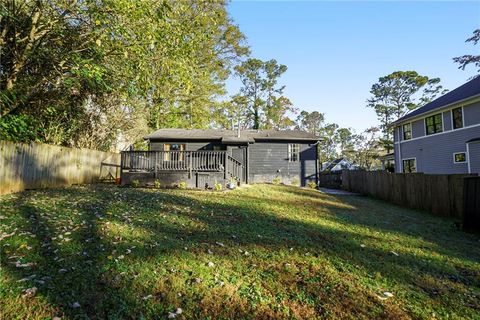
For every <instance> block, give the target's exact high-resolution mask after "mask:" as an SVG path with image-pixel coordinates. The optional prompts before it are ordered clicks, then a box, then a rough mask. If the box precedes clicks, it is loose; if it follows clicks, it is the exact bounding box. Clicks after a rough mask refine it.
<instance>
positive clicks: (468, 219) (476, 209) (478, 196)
mask: <svg viewBox="0 0 480 320" xmlns="http://www.w3.org/2000/svg"><path fill="white" fill-rule="evenodd" d="M464 194H465V203H464V207H465V212H464V217H463V229H464V230H472V231H480V177H476V178H466V179H465V183H464Z"/></svg>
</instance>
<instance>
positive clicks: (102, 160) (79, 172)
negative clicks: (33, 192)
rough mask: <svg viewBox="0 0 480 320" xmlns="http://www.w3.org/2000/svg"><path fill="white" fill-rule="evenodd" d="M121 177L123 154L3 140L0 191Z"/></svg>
mask: <svg viewBox="0 0 480 320" xmlns="http://www.w3.org/2000/svg"><path fill="white" fill-rule="evenodd" d="M118 177H120V154H116V153H111V152H102V151H96V150H89V149H72V148H67V147H60V146H52V145H47V144H41V143H29V144H23V143H14V142H10V141H0V194H5V193H11V192H16V191H22V190H26V189H37V188H47V187H59V186H68V185H72V184H83V183H95V182H98V181H100V180H102V179H112V180H113V179H115V178H118Z"/></svg>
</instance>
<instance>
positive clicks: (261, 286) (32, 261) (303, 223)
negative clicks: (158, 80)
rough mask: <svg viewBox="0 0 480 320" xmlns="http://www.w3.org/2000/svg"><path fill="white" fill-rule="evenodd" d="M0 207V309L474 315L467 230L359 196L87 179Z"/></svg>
mask: <svg viewBox="0 0 480 320" xmlns="http://www.w3.org/2000/svg"><path fill="white" fill-rule="evenodd" d="M0 219H1V220H0V223H1V224H0V228H1V229H0V239H1V245H0V249H1V267H2V268H1V273H0V303H1V305H0V318H1V319H51V318H52V319H53V318H54V317H61V318H62V319H85V318H92V319H106V318H108V319H142V318H143V319H164V318H167V317H168V316H169V313H170V317H171V318H174V317H175V318H176V319H195V318H198V319H229V318H238V319H249V318H260V319H267V318H269V319H273V318H276V319H279V318H298V319H315V318H332V319H333V318H352V319H353V318H355V319H360V318H363V319H372V318H381V319H386V318H389V319H409V318H415V319H422V318H425V319H435V318H438V319H445V318H451V319H480V237H479V236H478V235H471V234H466V233H463V232H461V231H458V230H456V228H455V226H454V221H453V220H449V219H442V218H438V217H434V216H430V215H426V214H423V213H420V212H417V211H413V210H407V209H403V208H400V207H396V206H393V205H389V204H387V203H384V202H381V201H376V200H372V199H369V198H365V197H332V196H326V195H322V194H320V193H318V192H316V191H312V190H304V189H300V188H296V187H288V186H273V185H255V186H249V187H244V188H242V189H240V190H235V191H231V192H220V193H212V192H206V191H194V190H154V189H133V188H118V187H115V186H101V185H100V186H86V187H71V188H65V189H53V190H43V191H29V192H23V193H18V194H13V195H6V196H1V197H0ZM35 288H36V289H35ZM177 308H181V309H182V310H181V311H182V312H181V313H180V310H177V311H178V312H177V313H175V310H176V309H177Z"/></svg>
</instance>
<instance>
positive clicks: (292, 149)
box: [288, 143, 300, 162]
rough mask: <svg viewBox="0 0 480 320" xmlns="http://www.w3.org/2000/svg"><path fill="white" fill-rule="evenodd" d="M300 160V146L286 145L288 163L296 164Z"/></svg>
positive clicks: (295, 144) (294, 144)
mask: <svg viewBox="0 0 480 320" xmlns="http://www.w3.org/2000/svg"><path fill="white" fill-rule="evenodd" d="M299 160H300V145H299V144H298V143H289V144H288V161H289V162H297V161H299Z"/></svg>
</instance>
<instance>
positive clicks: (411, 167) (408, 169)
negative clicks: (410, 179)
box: [402, 159, 417, 173]
mask: <svg viewBox="0 0 480 320" xmlns="http://www.w3.org/2000/svg"><path fill="white" fill-rule="evenodd" d="M402 163H403V172H404V173H412V172H417V161H416V160H415V159H405V160H403V162H402Z"/></svg>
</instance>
